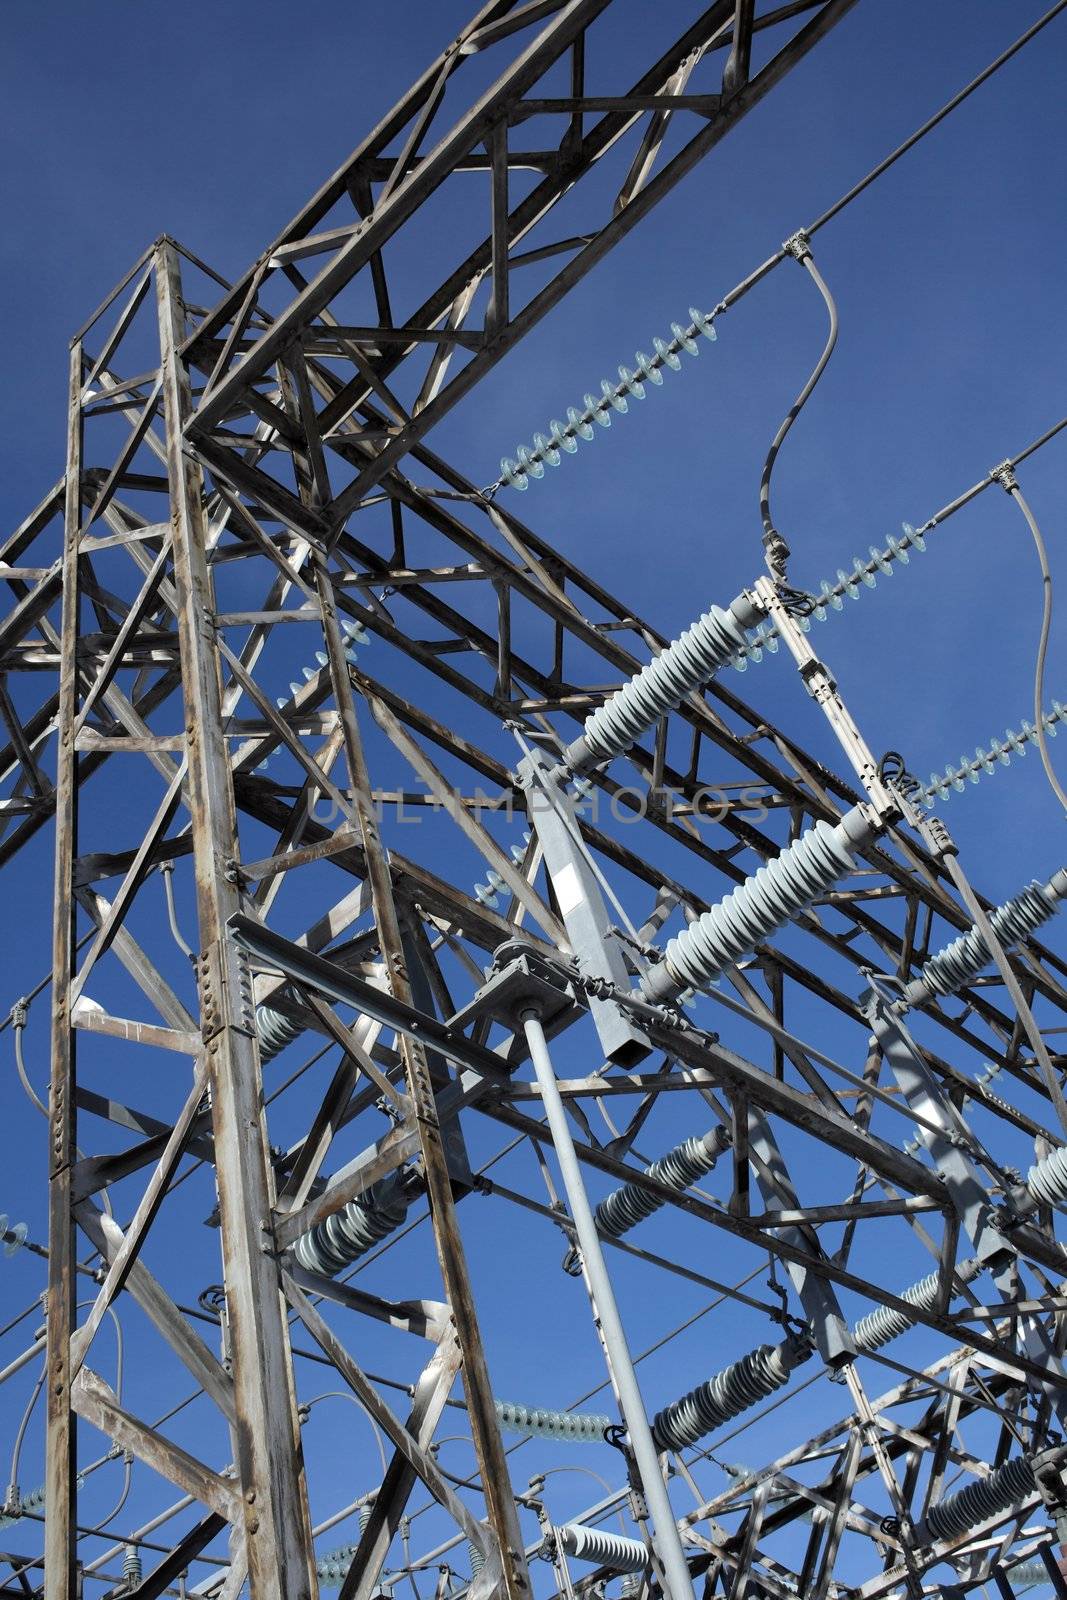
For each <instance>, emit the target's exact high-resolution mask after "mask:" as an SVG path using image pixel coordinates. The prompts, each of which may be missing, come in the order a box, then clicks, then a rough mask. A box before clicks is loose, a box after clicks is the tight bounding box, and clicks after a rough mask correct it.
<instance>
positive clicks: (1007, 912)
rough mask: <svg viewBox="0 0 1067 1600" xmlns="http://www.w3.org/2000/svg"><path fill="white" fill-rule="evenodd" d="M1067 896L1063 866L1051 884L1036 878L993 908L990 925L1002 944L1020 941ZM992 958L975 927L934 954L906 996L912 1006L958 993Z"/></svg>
mask: <svg viewBox="0 0 1067 1600" xmlns="http://www.w3.org/2000/svg"><path fill="white" fill-rule="evenodd" d="M1065 897H1067V868H1063V867H1061V868H1060V870H1059V872H1057V873H1055V874H1054V875H1053V876H1052V877H1051V878H1050V879H1049V881H1048V883H1038V882H1036V881H1035V882H1033V883H1031V884H1028V885H1027V887H1026V888H1025V889H1024V890H1023V891H1022V893H1021V894H1017V895H1016V896H1015V897H1014V899H1012V900H1008V901H1006V902H1005V904H1004V905H1002V906H998V907H997V908H996V910H995V911H991V912H990V913H989V921H990V925H991V926H992V929H993V932H994V933H995V934H996V936H997V939H998V940H999V942H1000V943H1001V944H1002V945H1004V946H1010V945H1013V944H1018V943H1019V941H1020V940H1021V939H1025V938H1026V937H1027V935H1028V934H1031V933H1033V932H1034V931H1035V929H1037V928H1040V927H1041V925H1042V924H1043V923H1045V922H1048V920H1049V918H1050V917H1052V916H1054V915H1055V913H1056V912H1057V911H1058V910H1059V905H1060V901H1061V900H1063V899H1064V898H1065ZM992 959H993V956H992V952H991V951H990V949H989V947H988V945H987V944H986V942H985V938H984V937H983V935H982V933H981V932H980V930H979V929H978V928H971V929H970V930H969V932H967V933H963V934H961V935H960V937H959V938H958V939H954V940H953V941H952V943H951V944H948V945H946V946H945V948H944V949H943V950H939V951H938V952H937V954H936V955H933V956H931V957H930V959H929V961H927V962H926V964H925V966H924V967H923V969H922V973H921V976H920V977H918V978H916V980H915V982H914V983H910V984H909V985H908V988H907V990H906V991H905V999H906V1000H907V1001H908V1003H909V1005H916V1004H919V1003H920V1002H921V1001H923V1000H926V999H929V998H930V996H931V995H935V994H938V995H948V994H954V993H955V992H956V990H957V989H962V987H963V986H964V984H965V983H969V982H970V980H971V979H972V978H973V977H976V976H977V974H978V973H979V972H981V970H982V968H983V967H984V966H987V965H988V963H989V962H990V961H992Z"/></svg>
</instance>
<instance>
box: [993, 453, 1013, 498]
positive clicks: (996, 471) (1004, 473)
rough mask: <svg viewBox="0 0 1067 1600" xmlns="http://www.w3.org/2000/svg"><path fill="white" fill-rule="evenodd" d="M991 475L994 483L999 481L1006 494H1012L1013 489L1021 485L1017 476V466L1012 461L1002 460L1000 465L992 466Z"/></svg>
mask: <svg viewBox="0 0 1067 1600" xmlns="http://www.w3.org/2000/svg"><path fill="white" fill-rule="evenodd" d="M989 476H990V477H991V478H992V480H993V482H994V483H999V484H1000V487H1001V488H1002V489H1003V490H1004V492H1005V493H1006V494H1011V492H1012V490H1013V489H1017V488H1018V487H1019V481H1018V479H1017V478H1016V476H1015V468H1014V466H1013V465H1012V463H1011V462H1010V461H1002V462H1001V463H1000V465H999V467H990V469H989Z"/></svg>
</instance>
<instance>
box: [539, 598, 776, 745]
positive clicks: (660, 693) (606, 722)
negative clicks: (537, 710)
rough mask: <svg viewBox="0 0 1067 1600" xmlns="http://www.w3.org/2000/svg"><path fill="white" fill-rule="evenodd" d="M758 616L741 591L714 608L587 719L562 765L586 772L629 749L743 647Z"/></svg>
mask: <svg viewBox="0 0 1067 1600" xmlns="http://www.w3.org/2000/svg"><path fill="white" fill-rule="evenodd" d="M759 616H760V612H759V611H758V609H757V608H756V607H755V605H754V604H753V602H752V601H750V600H749V599H748V598H747V597H746V596H745V595H743V594H741V595H738V597H737V599H736V600H734V601H733V602H732V603H731V605H730V606H729V608H728V609H727V610H726V611H723V610H722V608H721V607H720V606H712V607H711V610H710V611H706V612H705V613H704V615H703V616H702V617H701V618H700V619H699V620H698V621H697V622H694V623H693V625H692V627H691V628H687V629H686V631H685V632H684V633H683V634H681V635H680V636H679V637H678V638H677V639H675V640H673V641H672V642H671V643H670V644H669V645H667V646H666V647H665V648H664V649H663V650H661V651H660V653H659V655H658V656H657V657H656V658H655V660H654V661H650V662H649V663H648V665H647V666H644V667H642V668H641V671H640V672H638V673H636V674H635V676H634V677H632V678H631V679H630V681H629V683H625V684H623V686H622V688H621V689H619V690H617V691H616V692H615V694H613V695H612V696H611V698H610V699H609V700H606V701H605V702H604V704H603V705H602V706H598V707H597V709H596V711H594V712H592V714H591V715H590V716H588V717H587V718H586V720H585V727H584V729H583V731H582V734H581V737H580V738H578V739H575V741H574V742H573V744H571V745H569V746H568V748H567V750H566V751H565V752H564V756H563V761H564V765H565V766H566V767H567V768H568V769H569V770H570V771H571V772H584V771H587V770H588V769H589V768H590V767H593V766H596V765H597V764H598V763H599V762H601V761H610V760H611V758H612V757H613V756H618V755H622V753H623V752H624V751H625V750H629V749H630V747H631V745H632V744H633V743H634V742H635V740H637V739H638V738H640V736H641V734H642V733H644V731H645V729H646V728H650V727H651V726H652V725H653V723H655V722H658V721H659V719H660V717H662V716H663V715H664V713H665V712H668V711H673V710H674V708H675V707H676V706H679V705H681V703H682V701H683V700H684V699H685V697H686V695H687V694H690V693H691V692H692V691H693V690H694V689H699V688H701V687H702V686H703V685H704V684H706V683H707V682H708V680H709V678H711V677H713V676H714V674H715V673H716V672H717V671H718V669H719V668H720V667H721V666H722V665H723V664H724V663H725V662H727V661H729V660H730V658H731V656H733V655H734V654H735V653H736V652H737V651H738V650H740V649H743V647H744V645H745V629H746V628H750V627H752V626H754V624H755V623H756V622H757V621H758V620H759Z"/></svg>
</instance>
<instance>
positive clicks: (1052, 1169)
mask: <svg viewBox="0 0 1067 1600" xmlns="http://www.w3.org/2000/svg"><path fill="white" fill-rule="evenodd" d="M1026 1187H1027V1188H1028V1189H1029V1191H1030V1193H1031V1194H1032V1195H1033V1197H1034V1199H1035V1200H1036V1201H1037V1203H1038V1205H1039V1206H1058V1205H1062V1204H1063V1202H1064V1201H1065V1200H1067V1148H1064V1147H1062V1146H1061V1148H1060V1149H1059V1150H1053V1151H1052V1152H1051V1154H1049V1155H1047V1156H1044V1157H1043V1158H1042V1159H1041V1160H1040V1161H1038V1162H1036V1163H1035V1165H1034V1166H1032V1167H1031V1168H1030V1171H1029V1172H1028V1173H1027V1174H1026Z"/></svg>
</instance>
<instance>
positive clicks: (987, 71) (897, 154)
mask: <svg viewBox="0 0 1067 1600" xmlns="http://www.w3.org/2000/svg"><path fill="white" fill-rule="evenodd" d="M1064 6H1067V0H1056V4H1055V5H1054V6H1052V7H1050V9H1049V10H1048V11H1046V12H1045V15H1044V16H1043V17H1038V19H1037V21H1036V22H1035V23H1034V25H1033V27H1031V28H1027V30H1026V32H1025V33H1021V34H1020V35H1019V37H1018V38H1017V39H1016V41H1015V43H1014V44H1010V45H1009V46H1008V48H1007V49H1006V50H1004V51H1003V52H1002V53H1001V54H1000V55H999V56H997V58H996V60H995V61H991V62H990V63H989V65H988V67H985V68H984V69H983V70H982V71H981V72H980V73H979V74H978V76H977V78H972V79H971V81H970V83H968V84H966V85H965V87H964V88H962V89H961V90H960V91H959V93H958V94H954V95H953V96H952V99H951V100H949V101H947V102H946V103H945V105H943V106H942V107H941V110H940V111H935V112H934V115H933V116H932V117H930V118H929V119H928V121H926V122H924V123H923V125H922V127H921V128H916V130H915V132H914V133H913V134H911V135H910V137H909V138H907V139H905V140H904V143H903V144H899V145H897V148H896V149H895V150H894V151H893V152H892V153H891V154H890V155H888V156H886V157H885V159H884V161H880V162H879V163H878V165H877V166H876V167H872V168H871V170H870V172H868V174H867V176H866V177H865V178H861V179H860V181H859V183H856V184H853V186H852V188H851V189H849V191H848V193H847V194H843V195H842V196H841V198H840V200H837V201H835V202H834V204H833V205H832V206H831V207H830V209H829V211H824V212H823V214H822V216H821V217H818V218H817V219H816V220H815V221H814V222H813V223H812V224H811V226H810V227H809V228H805V230H804V231H805V233H807V234H813V233H817V232H818V231H819V229H820V228H822V227H824V226H825V225H826V223H828V222H830V221H831V220H832V219H833V218H834V217H836V216H837V214H838V212H839V211H843V210H844V208H845V207H846V206H847V205H850V204H851V202H852V201H853V200H855V199H856V197H857V196H858V195H861V194H862V193H863V191H864V189H866V188H868V187H869V186H870V185H871V184H872V183H874V182H875V180H876V179H877V178H880V177H881V176H882V173H883V172H888V170H889V168H890V167H891V166H893V164H894V162H897V161H899V160H900V158H901V156H903V155H906V154H907V153H908V151H909V150H911V149H913V148H914V147H915V145H917V144H918V143H919V141H920V139H925V137H926V135H927V134H928V133H931V132H932V131H933V130H934V128H936V127H937V125H938V123H939V122H943V121H944V119H945V118H946V117H947V116H949V115H950V114H951V113H952V112H953V111H955V109H956V107H957V106H959V105H962V104H963V102H964V101H965V100H966V99H967V98H968V96H969V95H972V94H973V93H974V91H975V90H976V89H980V88H981V86H982V84H983V83H985V82H986V80H987V79H989V78H991V77H992V76H993V74H994V72H998V71H999V70H1000V68H1001V67H1003V66H1004V65H1005V64H1006V63H1007V62H1009V61H1010V60H1011V58H1012V56H1014V55H1016V54H1017V53H1018V52H1019V51H1020V50H1021V49H1022V48H1023V46H1024V45H1027V44H1029V43H1030V40H1031V39H1033V38H1034V37H1035V36H1036V35H1037V34H1039V33H1040V32H1041V30H1042V28H1044V27H1047V25H1048V24H1049V23H1050V22H1051V21H1052V20H1053V18H1054V17H1056V16H1058V15H1059V13H1060V12H1061V11H1062V10H1063V8H1064Z"/></svg>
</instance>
